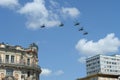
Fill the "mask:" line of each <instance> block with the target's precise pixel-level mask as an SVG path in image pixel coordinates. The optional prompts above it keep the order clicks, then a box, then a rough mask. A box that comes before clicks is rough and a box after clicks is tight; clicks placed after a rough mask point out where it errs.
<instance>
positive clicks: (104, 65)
mask: <svg viewBox="0 0 120 80" xmlns="http://www.w3.org/2000/svg"><path fill="white" fill-rule="evenodd" d="M86 68H87V69H86V70H87V75H93V74H97V73H102V74H114V75H120V55H112V56H105V55H96V56H93V57H90V58H87V59H86Z"/></svg>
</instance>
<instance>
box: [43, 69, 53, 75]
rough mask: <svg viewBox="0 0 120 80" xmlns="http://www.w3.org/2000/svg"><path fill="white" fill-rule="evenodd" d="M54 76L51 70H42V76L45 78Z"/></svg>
mask: <svg viewBox="0 0 120 80" xmlns="http://www.w3.org/2000/svg"><path fill="white" fill-rule="evenodd" d="M51 74H52V71H51V70H50V69H47V68H42V73H41V75H43V76H49V75H51Z"/></svg>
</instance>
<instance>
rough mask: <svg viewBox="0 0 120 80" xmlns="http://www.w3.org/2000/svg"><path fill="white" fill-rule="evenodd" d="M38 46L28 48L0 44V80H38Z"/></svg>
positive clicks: (39, 69) (32, 45)
mask: <svg viewBox="0 0 120 80" xmlns="http://www.w3.org/2000/svg"><path fill="white" fill-rule="evenodd" d="M40 73H41V68H40V66H39V65H38V46H37V45H36V44H35V43H32V44H30V46H29V47H28V48H23V47H21V46H18V45H17V46H12V45H8V44H4V43H0V80H39V74H40Z"/></svg>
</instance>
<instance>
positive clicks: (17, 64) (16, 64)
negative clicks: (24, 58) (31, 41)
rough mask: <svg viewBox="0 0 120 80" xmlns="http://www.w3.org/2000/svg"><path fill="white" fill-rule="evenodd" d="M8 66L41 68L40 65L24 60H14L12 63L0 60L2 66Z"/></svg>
mask: <svg viewBox="0 0 120 80" xmlns="http://www.w3.org/2000/svg"><path fill="white" fill-rule="evenodd" d="M2 65H3V66H7V67H15V68H17V67H19V68H25V69H35V70H38V71H39V70H41V68H40V66H39V65H36V64H34V63H32V64H29V65H28V64H26V63H24V62H14V63H10V62H4V61H0V66H2Z"/></svg>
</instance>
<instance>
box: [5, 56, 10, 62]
mask: <svg viewBox="0 0 120 80" xmlns="http://www.w3.org/2000/svg"><path fill="white" fill-rule="evenodd" d="M5 62H6V63H9V55H6V58H5Z"/></svg>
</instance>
